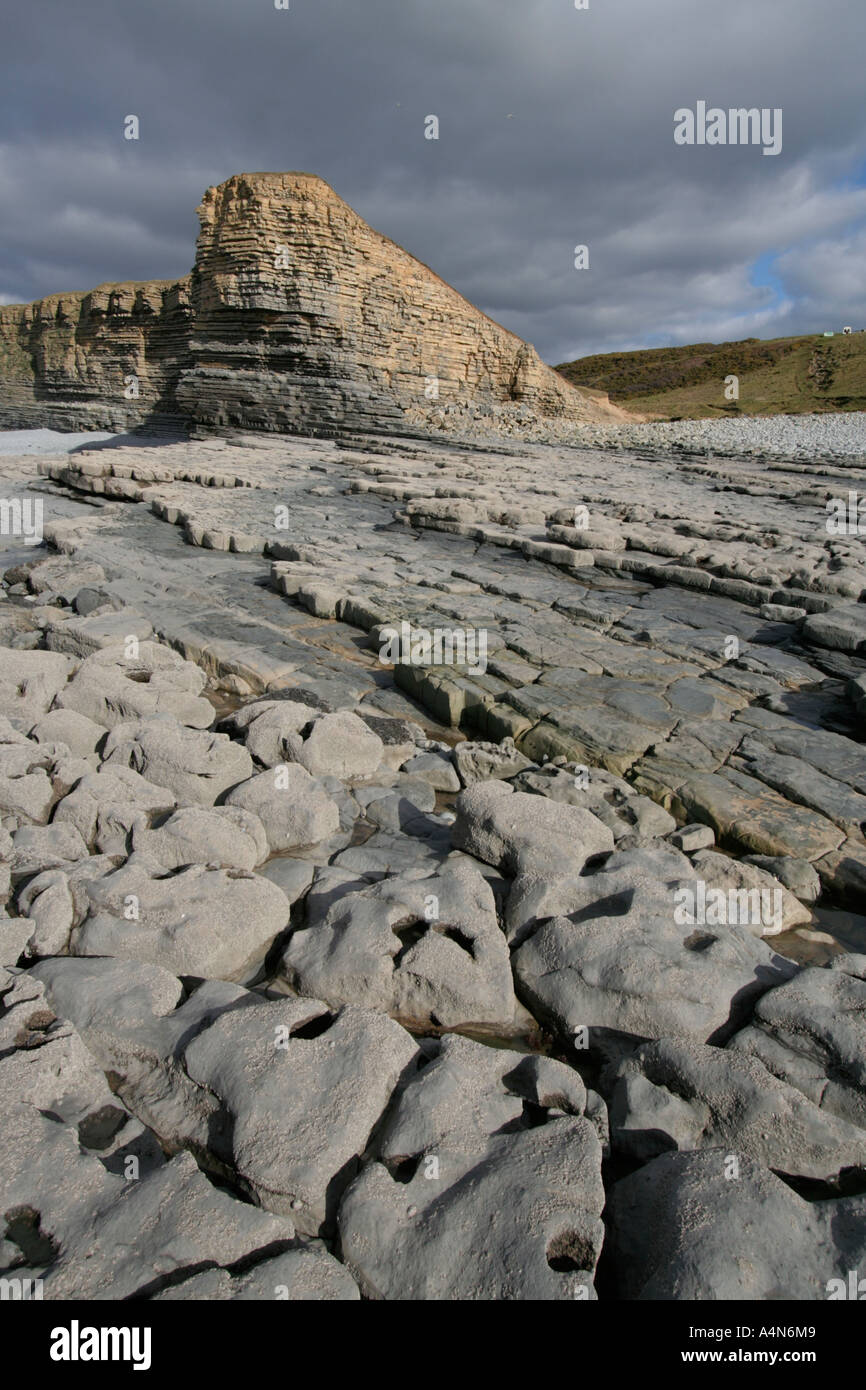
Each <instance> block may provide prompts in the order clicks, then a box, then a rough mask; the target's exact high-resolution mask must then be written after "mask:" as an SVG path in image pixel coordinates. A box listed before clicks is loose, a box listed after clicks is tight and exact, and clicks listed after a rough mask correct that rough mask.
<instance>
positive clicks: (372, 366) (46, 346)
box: [0, 173, 623, 435]
mask: <svg viewBox="0 0 866 1390" xmlns="http://www.w3.org/2000/svg"><path fill="white" fill-rule="evenodd" d="M198 212H199V217H200V220H201V234H200V236H199V239H198V245H197V252H196V259H195V266H194V268H193V271H192V274H191V275H190V276H189V277H184V278H183V279H180V280H177V281H175V282H174V283H170V282H167V281H150V282H148V283H144V284H132V283H126V284H118V285H101V286H100V287H99V288H98V289H96V290H93V291H91V292H90V293H89V294H63V295H53V296H50V297H49V298H46V299H43V300H39V301H37V302H36V303H34V304H26V305H9V306H6V307H5V308H2V309H0V425H5V426H8V427H19V426H46V425H47V426H53V427H57V428H61V429H76V428H83V429H92V428H111V429H119V428H130V427H136V426H140V425H144V424H147V425H149V426H150V427H151V428H152V427H154V425H164V424H167V423H171V422H172V421H173V422H174V423H175V424H181V423H182V424H186V425H192V426H197V427H216V428H219V427H223V426H240V427H243V428H244V429H253V430H259V429H261V430H278V431H283V432H302V433H306V434H328V435H330V434H335V433H338V432H341V431H370V430H376V431H379V432H381V431H388V430H399V429H403V430H405V429H407V428H409V427H411V428H412V429H414V430H416V431H420V432H423V431H424V430H425V429H427V428H432V427H435V426H436V423H437V416H439V415H440V413H441V412H442V411H444V410H449V411H450V410H452V409H463V410H465V409H472V410H473V411H478V410H480V411H481V412H482V413H485V412H490V413H494V412H501V411H503V410H504V411H505V413H506V415H507V414H508V412H509V411H513V410H519V411H520V412H522V415H523V416H524V417H526V416H527V413H528V416H529V417H530V418H531V417H540V418H542V419H553V418H558V419H560V420H561V421H575V422H577V421H590V420H596V421H599V420H604V419H606V418H623V412H622V411H619V410H617V409H616V408H615V407H613V406H611V405H610V404H609V402H608V401H607V399H606V397H604V396H603V395H599V393H597V392H583V391H580V390H578V389H577V388H574V387H571V386H569V385H568V383H567V382H565V381H564V380H563V379H562V378H561V377H560V376H559V375H558V373H556V372H554V371H552V370H551V369H550V368H549V367H546V366H545V365H544V363H542V361H541V360H540V358H539V357H538V354H537V353H536V351H535V349H534V348H532V347H531V346H530V345H529V344H528V343H524V342H523V341H521V339H519V338H517V337H516V336H515V335H514V334H513V333H510V332H508V331H507V330H506V329H504V328H502V327H500V325H499V324H497V323H494V322H493V320H492V319H489V318H487V317H486V315H484V314H482V313H480V312H479V311H478V310H477V309H475V308H474V307H473V306H472V305H471V304H470V303H469V302H468V301H467V300H465V299H464V298H463V297H462V296H461V295H460V294H458V293H457V291H456V290H453V289H452V288H451V287H450V286H449V285H447V284H445V282H444V281H443V280H441V279H440V278H439V277H438V276H437V275H436V274H435V273H434V272H433V271H432V270H430V269H428V267H427V266H425V265H423V264H422V263H421V262H420V261H417V260H416V259H415V258H414V257H413V256H411V255H409V254H408V252H406V251H404V250H402V248H401V247H399V246H397V245H395V243H394V242H392V241H390V240H389V239H388V238H387V237H385V236H382V235H381V234H380V233H379V232H376V231H374V230H373V229H372V228H371V227H369V226H368V225H367V223H366V222H364V220H363V219H362V218H361V217H359V216H358V215H357V213H355V212H353V210H352V209H351V208H350V207H349V206H348V205H347V204H346V203H345V202H343V200H342V199H341V198H339V197H338V196H337V194H336V193H335V192H334V191H333V189H332V188H330V187H329V185H328V184H326V183H324V182H323V180H321V179H319V178H316V177H314V176H313V175H311V174H297V173H288V174H239V175H236V176H235V177H233V178H231V179H228V180H227V181H226V182H225V183H223V184H220V185H219V187H217V188H210V189H208V191H207V192H206V193H205V196H204V199H203V201H202V204H201V206H200V208H199V209H198Z"/></svg>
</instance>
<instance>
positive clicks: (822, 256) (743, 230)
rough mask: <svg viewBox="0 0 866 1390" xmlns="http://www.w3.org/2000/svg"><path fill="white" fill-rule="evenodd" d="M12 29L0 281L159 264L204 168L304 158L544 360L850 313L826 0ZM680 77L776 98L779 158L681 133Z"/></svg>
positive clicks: (834, 53) (855, 135) (136, 18)
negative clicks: (756, 276) (436, 122)
mask: <svg viewBox="0 0 866 1390" xmlns="http://www.w3.org/2000/svg"><path fill="white" fill-rule="evenodd" d="M7 29H8V33H7V35H6V37H7V44H6V45H5V48H6V54H5V57H6V64H7V67H8V73H7V76H6V78H5V80H4V83H3V84H2V87H0V115H2V123H0V246H2V249H3V257H2V261H0V298H6V299H18V298H28V299H29V298H33V297H36V296H38V295H40V294H45V293H49V292H51V291H54V290H60V289H72V288H80V289H86V288H89V287H91V286H92V285H95V284H97V283H99V282H100V281H105V280H111V279H146V278H154V277H160V278H161V277H170V276H174V275H178V274H181V273H183V272H184V271H186V270H187V269H188V268H189V266H190V264H191V262H192V257H193V250H194V239H195V234H196V230H197V223H196V219H195V215H194V209H195V206H196V204H197V203H198V201H199V199H200V197H201V194H202V193H203V191H204V189H205V187H206V186H207V185H208V184H209V183H213V182H218V181H219V180H221V179H223V178H226V177H228V175H230V174H232V173H236V172H240V171H242V170H245V169H247V170H251V169H292V168H299V169H307V170H309V171H311V172H314V173H318V174H320V175H321V176H322V177H323V178H326V179H327V180H328V181H329V182H330V183H331V184H333V186H334V187H335V189H336V190H337V192H338V193H340V194H341V195H342V196H343V197H344V198H346V200H347V201H348V202H350V203H351V204H352V205H353V206H354V207H355V208H356V209H357V211H358V212H359V213H360V214H361V215H362V216H363V217H365V218H367V220H368V221H370V222H371V223H372V224H373V225H374V226H375V227H377V228H378V229H379V230H381V231H383V232H385V233H386V234H387V235H389V236H391V237H393V239H394V240H396V241H398V242H400V243H401V244H403V245H404V246H406V247H407V249H408V250H410V251H411V252H412V253H413V254H414V255H416V256H418V257H419V258H420V259H421V260H423V261H425V262H427V264H429V265H431V266H432V267H433V268H434V269H435V270H436V271H437V272H438V273H439V274H441V275H442V276H443V277H444V278H445V279H446V280H449V281H450V282H451V283H452V284H454V285H455V286H456V288H458V289H459V290H460V291H461V293H463V294H465V295H466V296H467V298H469V299H471V300H473V302H475V303H477V304H478V305H479V307H480V308H482V309H484V310H485V311H486V312H488V313H490V314H492V315H493V316H494V317H496V318H499V319H500V320H501V321H502V322H504V323H506V325H507V326H508V327H510V328H512V329H513V330H514V331H515V332H518V333H520V334H521V335H522V336H525V337H528V338H529V339H530V340H531V341H533V342H535V344H536V346H537V347H538V348H539V351H540V352H541V353H542V354H543V355H544V356H546V357H547V358H548V359H549V360H553V361H558V360H561V359H563V358H566V357H571V356H575V355H578V354H581V353H586V352H595V351H606V350H613V349H615V348H619V347H624V346H639V345H645V344H648V343H651V342H664V341H677V342H684V341H690V340H695V339H698V338H702V339H703V338H722V337H727V336H748V335H750V334H759V335H762V336H769V335H771V334H773V333H776V332H778V333H788V332H797V331H807V330H809V329H811V328H813V327H817V326H823V321H824V319H825V318H826V317H827V316H832V315H835V314H838V313H839V312H840V311H841V309H842V308H843V306H844V305H845V304H846V303H848V304H851V305H853V306H854V307H853V309H852V310H851V312H852V313H853V312H855V311H856V312H859V313H860V314H861V316H862V314H863V313H864V312H866V284H864V271H863V259H862V255H858V248H859V247H860V246H862V228H863V226H864V225H866V203H864V199H866V192H864V189H863V188H862V187H859V188H858V187H857V186H856V185H854V186H852V185H851V184H850V183H846V180H850V179H851V178H852V176H853V175H854V174H855V173H856V172H857V169H858V167H859V169H860V170H862V169H863V168H864V167H866V111H864V107H863V102H862V54H863V52H864V48H866V44H864V40H866V10H864V9H863V7H853V6H851V4H850V0H823V3H822V4H821V5H820V6H819V5H817V4H815V3H813V0H762V3H761V5H760V6H759V7H757V6H755V4H754V0H729V3H727V4H726V5H724V6H720V5H716V4H709V3H696V2H695V0H656V3H653V0H590V9H589V11H585V12H584V11H576V10H575V9H574V6H573V3H572V0H436V3H435V4H434V3H432V0H291V8H290V10H289V11H287V12H286V11H276V10H275V9H274V8H273V5H272V3H270V0H148V3H147V4H144V3H140V4H137V3H125V4H124V5H122V6H118V5H117V4H116V3H114V0H78V2H77V3H76V5H75V6H74V7H69V5H68V4H64V3H63V2H62V0H48V3H47V4H42V5H40V6H38V7H25V6H18V7H17V8H16V10H15V12H14V15H13V16H12V18H11V19H10V20H9V21H8V23H7ZM698 98H703V99H706V100H707V101H709V102H710V103H711V104H718V105H721V106H724V107H727V106H730V105H749V106H751V105H757V106H770V107H775V106H781V107H782V108H783V110H784V148H783V152H782V154H781V155H780V156H779V157H778V158H777V159H765V158H762V157H761V153H760V150H757V149H752V148H748V149H731V148H723V149H697V148H695V149H689V148H678V147H676V146H675V145H674V143H673V112H674V110H675V109H676V108H677V107H680V106H684V105H693V104H694V102H695V101H696V100H697V99H698ZM130 113H134V114H137V115H138V116H139V117H140V119H141V139H140V141H138V142H125V141H124V140H123V118H124V116H125V115H127V114H130ZM428 114H436V115H438V116H439V118H440V121H441V138H440V140H439V141H438V142H435V141H425V139H424V132H423V124H424V117H425V116H426V115H428ZM862 181H863V180H862V178H861V183H862ZM858 238H860V239H859V240H858ZM577 243H587V244H588V245H589V246H590V253H591V269H590V271H588V272H577V271H575V270H574V269H573V265H572V259H573V248H574V246H575V244H577ZM771 253H772V254H774V255H776V256H778V260H777V263H776V267H775V268H776V270H777V271H778V273H779V274H780V276H781V278H782V282H783V289H784V293H783V295H782V297H781V300H779V299H778V298H777V296H776V294H775V292H774V291H773V290H772V289H769V288H767V287H766V286H756V285H754V284H752V283H751V266H752V265H753V263H754V261H755V260H756V259H757V258H758V257H762V256H766V255H768V254H771ZM849 277H850V283H849ZM846 285H847V286H848V288H847V292H846ZM816 319H820V320H821V324H820V325H819V324H817V323H816Z"/></svg>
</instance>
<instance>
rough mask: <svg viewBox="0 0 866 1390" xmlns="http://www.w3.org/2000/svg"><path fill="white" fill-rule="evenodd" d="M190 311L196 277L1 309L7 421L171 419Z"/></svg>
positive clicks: (99, 424)
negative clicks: (190, 288)
mask: <svg viewBox="0 0 866 1390" xmlns="http://www.w3.org/2000/svg"><path fill="white" fill-rule="evenodd" d="M191 319H192V310H191V307H190V303H189V277H187V278H185V279H183V280H178V281H176V282H174V283H171V282H170V281H167V280H166V281H162V280H151V281H148V282H147V283H144V284H132V283H127V284H120V285H100V286H99V288H98V289H95V290H91V291H90V292H89V293H87V294H57V295H50V296H49V297H48V298H47V299H40V300H37V301H36V302H35V303H34V304H9V305H6V306H5V307H3V308H0V425H4V426H7V427H11V428H16V427H21V428H34V427H44V426H47V427H50V428H53V429H61V430H62V429H125V428H134V427H135V426H137V425H143V424H145V423H147V422H150V423H152V424H155V423H160V422H164V421H168V420H170V419H172V418H173V417H175V416H176V414H177V405H176V401H175V397H174V393H175V386H176V383H177V378H178V375H179V372H180V368H181V365H182V363H183V362H185V361H186V359H187V353H188V343H189V332H190V324H191ZM136 393H137V394H136Z"/></svg>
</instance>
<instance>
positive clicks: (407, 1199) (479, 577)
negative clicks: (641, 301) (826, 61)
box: [0, 420, 866, 1301]
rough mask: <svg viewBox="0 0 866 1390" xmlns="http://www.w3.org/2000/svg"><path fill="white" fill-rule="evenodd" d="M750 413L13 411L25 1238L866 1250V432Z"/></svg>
mask: <svg viewBox="0 0 866 1390" xmlns="http://www.w3.org/2000/svg"><path fill="white" fill-rule="evenodd" d="M452 423H454V422H452ZM715 423H716V422H713V424H714V425H715ZM722 423H724V424H725V425H727V424H729V423H730V424H731V425H733V424H734V422H719V428H718V429H710V428H709V426H708V425H706V423H702V424H699V425H695V427H694V433H693V434H692V435H691V436H689V438H690V439H691V444H690V446H689V447H686V444H685V443H684V442H683V441H684V439H685V436H684V435H683V434H682V430H685V429H686V427H685V426H683V427H682V430H680V433H678V432H677V431H678V429H680V427H677V428H674V427H673V426H666V427H661V426H659V427H646V430H645V431H644V433H643V434H640V429H642V428H643V427H639V426H636V425H635V426H631V425H629V426H626V425H622V426H609V427H608V426H603V425H602V424H595V425H590V424H586V425H581V426H580V429H579V430H578V429H577V428H575V430H574V431H572V433H571V434H570V435H568V437H566V438H563V439H562V440H561V441H559V442H558V443H557V444H556V447H553V446H552V445H551V444H549V443H548V444H543V443H540V442H539V443H528V442H526V439H525V438H523V437H520V436H519V434H518V433H514V434H513V435H511V436H509V437H507V438H506V437H505V436H504V435H503V436H501V437H497V439H496V442H495V443H491V437H490V436H488V437H486V438H483V439H482V438H474V437H473V429H472V427H471V426H472V421H471V420H464V421H463V424H464V425H465V426H466V429H465V433H464V435H463V437H462V438H461V439H458V438H457V436H456V435H455V434H454V432H453V431H452V430H451V427H450V425H449V427H448V428H447V429H446V428H443V432H442V439H441V440H438V441H435V442H434V441H431V440H430V439H429V438H426V439H421V438H414V439H400V438H399V437H396V436H390V437H388V438H385V437H381V438H377V437H375V436H369V435H368V436H365V437H364V438H363V439H357V440H347V439H342V440H339V441H334V440H323V439H303V438H299V437H288V436H285V437H284V436H276V435H260V436H255V437H246V436H237V435H234V436H233V435H231V434H230V433H226V434H225V435H224V436H222V437H216V436H213V437H206V438H202V439H195V440H193V439H190V440H186V441H182V442H181V441H178V442H170V441H167V440H163V441H162V442H153V443H151V444H149V445H146V444H145V442H144V441H143V440H140V439H137V438H136V437H135V436H125V437H118V438H114V439H111V440H107V441H106V440H103V441H102V446H103V447H101V446H100V441H99V440H98V439H93V440H85V441H84V446H83V447H82V446H81V442H80V440H79V441H70V442H69V445H68V452H64V451H63V446H62V441H61V443H60V444H58V443H56V442H55V443H54V444H53V445H52V448H53V449H56V450H57V452H51V453H47V454H45V453H43V454H42V455H41V456H38V455H31V454H17V453H9V452H4V451H3V446H2V437H0V477H2V480H3V486H4V489H5V490H6V492H7V493H8V494H9V495H10V496H16V495H17V496H22V497H23V496H26V495H28V492H29V490H33V489H35V490H38V492H39V495H40V496H42V498H43V500H44V502H45V515H46V524H45V538H44V544H43V545H41V546H37V547H32V546H26V547H25V546H23V545H22V546H18V547H15V546H13V547H12V548H11V549H9V550H8V551H6V552H4V560H3V569H2V574H3V581H2V586H0V594H2V597H0V1119H2V1124H0V1275H2V1277H4V1278H15V1277H20V1278H31V1279H32V1278H38V1279H41V1280H42V1282H43V1287H44V1296H45V1298H47V1299H71V1298H82V1299H97V1300H112V1299H127V1298H136V1299H145V1300H147V1299H159V1300H172V1301H183V1300H189V1301H198V1300H213V1301H234V1300H240V1301H253V1300H262V1299H264V1300H268V1299H274V1300H279V1299H286V1298H288V1299H290V1300H298V1301H300V1300H305V1299H315V1300H333V1301H350V1300H357V1299H359V1298H360V1299H384V1300H405V1299H409V1300H432V1301H439V1300H449V1299H460V1300H467V1301H489V1300H509V1301H510V1300H538V1299H542V1300H561V1299H569V1300H575V1299H588V1300H596V1299H599V1300H601V1301H606V1300H617V1299H619V1300H632V1299H642V1300H643V1299H654V1298H655V1299H658V1298H661V1299H697V1300H712V1299H731V1300H734V1299H750V1300H768V1299H773V1300H775V1299H797V1300H810V1299H811V1300H820V1299H824V1298H826V1297H828V1283H829V1281H831V1280H833V1279H835V1278H837V1277H839V1278H842V1279H845V1278H847V1272H848V1271H850V1270H853V1269H857V1268H862V1267H864V1265H866V1206H864V1204H866V1195H864V1194H866V1062H864V1058H866V1036H864V1022H863V1020H864V1017H866V839H864V824H866V814H864V812H866V757H864V752H863V746H864V745H863V724H862V716H863V709H864V690H866V619H864V615H866V606H864V603H863V602H861V600H862V599H863V598H864V597H866V564H864V561H863V558H862V554H861V547H860V545H859V544H858V543H857V540H856V538H853V539H850V540H849V539H848V538H846V537H845V536H840V535H832V536H831V535H829V534H828V532H827V530H826V528H825V526H824V517H825V503H826V499H827V496H828V495H833V494H834V493H835V492H836V491H838V492H839V493H840V495H845V493H847V491H848V489H849V488H854V487H866V460H864V458H863V455H862V448H858V447H857V445H856V441H855V440H854V439H853V437H852V436H850V435H849V434H848V433H846V429H847V427H846V429H842V430H840V431H836V432H834V431H833V430H832V428H831V426H830V425H829V424H827V425H823V426H819V425H816V426H815V427H814V432H813V433H811V434H809V435H808V438H809V439H810V440H812V441H813V442H812V444H811V445H810V450H811V452H809V450H807V449H806V445H805V444H804V443H803V440H804V439H805V438H806V436H805V435H803V436H801V435H800V434H798V435H797V441H795V443H794V444H792V443H791V442H790V439H791V438H793V436H790V437H789V433H786V429H787V427H786V426H784V425H781V424H780V425H779V426H778V431H777V434H776V435H775V436H773V437H772V438H771V437H770V436H769V435H768V433H767V431H768V430H770V425H769V424H768V422H761V423H760V425H758V424H757V423H756V426H755V432H754V437H753V439H752V442H751V444H750V443H749V441H748V439H744V438H743V437H741V434H737V433H736V432H733V433H732V432H731V431H730V430H727V431H726V430H723V429H721V425H722ZM746 423H747V422H745V421H738V422H736V424H737V429H738V430H740V431H742V429H743V428H745V426H746ZM811 428H812V427H810V429H811ZM605 429H608V430H609V431H610V432H609V433H608V434H607V435H605V433H604V431H605ZM822 430H823V431H824V433H822ZM617 431H619V433H617ZM635 431H638V433H635ZM529 432H530V433H531V430H530V431H529ZM774 440H775V443H774ZM822 441H823V443H822ZM676 442H679V443H680V444H682V445H683V447H680V448H678V449H676V450H674V449H673V448H672V445H673V444H674V443H676ZM686 442H687V441H686ZM752 446H754V447H752ZM646 499H649V500H646ZM279 508H283V509H284V510H286V509H287V511H288V516H289V525H288V527H287V528H286V527H285V526H283V527H278V526H276V525H275V521H274V518H275V509H279ZM581 509H583V512H581ZM583 513H585V514H586V515H585V516H583ZM6 539H8V538H5V539H4V544H5V540H6ZM403 624H406V625H407V628H408V631H409V636H410V639H413V640H414V639H417V637H418V634H419V633H422V634H423V633H424V632H426V633H427V634H428V635H430V634H433V633H435V632H437V631H438V632H439V633H440V634H441V633H442V632H445V633H446V635H448V634H450V636H449V637H448V642H449V643H450V649H449V648H448V646H447V644H446V647H443V648H441V649H440V653H439V654H440V655H442V660H441V661H440V660H438V657H437V656H436V652H435V650H434V648H433V647H432V646H430V647H429V650H428V651H427V652H426V655H425V653H424V650H423V643H422V648H421V649H420V650H421V655H420V657H418V659H416V656H417V652H416V655H415V656H413V648H412V645H411V640H410V645H409V647H408V648H407V649H405V650H400V649H399V646H397V647H395V645H394V641H393V640H392V639H393V634H394V633H395V632H396V633H397V634H398V636H399V634H400V633H401V631H402V630H403V629H402V625H403ZM389 633H390V634H391V636H390V637H389V635H388V634H389ZM482 633H483V635H484V643H483V653H482V651H481V648H480V647H479V646H478V645H477V642H476V646H475V648H474V651H473V650H470V649H469V648H465V649H464V650H463V652H462V655H461V651H460V649H459V645H458V646H456V647H455V645H454V640H455V635H456V634H463V635H464V637H465V636H466V634H470V635H473V634H474V636H475V638H476V639H477V638H478V637H479V634H482ZM431 641H432V637H431ZM449 650H450V655H449ZM443 653H444V655H443ZM463 657H465V658H466V659H465V660H464V659H462V658H463ZM756 1233H757V1234H756ZM858 1261H859V1264H858Z"/></svg>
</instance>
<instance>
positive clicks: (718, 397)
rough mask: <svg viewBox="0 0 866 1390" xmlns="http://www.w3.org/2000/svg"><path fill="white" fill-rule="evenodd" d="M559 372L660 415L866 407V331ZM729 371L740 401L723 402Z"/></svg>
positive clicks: (605, 359)
mask: <svg viewBox="0 0 866 1390" xmlns="http://www.w3.org/2000/svg"><path fill="white" fill-rule="evenodd" d="M556 370H557V371H558V372H561V373H562V375H563V376H564V377H565V379H566V380H567V381H570V382H571V383H572V385H574V386H584V387H592V388H594V389H595V390H599V391H607V392H608V393H609V395H610V399H611V400H612V401H614V402H615V403H616V404H617V405H622V406H625V407H626V409H628V410H631V411H635V412H636V413H637V414H641V415H647V416H650V417H652V418H657V419H663V420H679V419H683V420H694V419H708V418H716V419H718V418H723V417H724V416H726V415H802V414H808V413H810V412H812V411H815V412H820V411H828V410H866V333H856V332H855V333H852V334H842V333H836V334H835V335H834V336H833V337H832V338H825V337H824V336H823V335H822V334H811V335H809V336H808V337H803V338H771V339H766V340H764V339H761V338H746V339H745V340H744V341H743V342H739V343H695V344H692V345H690V346H688V347H673V348H648V349H646V350H645V351H643V352H609V353H603V354H601V355H599V356H596V357H581V358H578V360H577V361H576V362H563V363H561V364H560V365H559V366H558V367H557V369H556ZM728 376H736V377H738V378H739V385H740V397H739V400H738V401H728V400H726V399H725V378H726V377H728Z"/></svg>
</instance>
